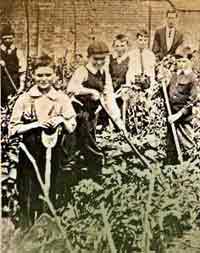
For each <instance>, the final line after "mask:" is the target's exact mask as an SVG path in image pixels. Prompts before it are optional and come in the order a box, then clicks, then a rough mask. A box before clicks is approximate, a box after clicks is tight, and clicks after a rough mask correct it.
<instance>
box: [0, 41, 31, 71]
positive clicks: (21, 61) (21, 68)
mask: <svg viewBox="0 0 200 253" xmlns="http://www.w3.org/2000/svg"><path fill="white" fill-rule="evenodd" d="M0 48H1V50H2V51H4V52H5V51H6V50H7V48H6V46H5V45H4V44H1V45H0ZM15 49H16V47H15V45H13V44H12V45H11V47H10V48H9V49H8V51H7V54H11V53H12V51H13V50H15ZM17 58H18V60H19V72H20V73H23V72H25V71H26V60H25V57H24V54H23V52H22V50H20V49H17Z"/></svg>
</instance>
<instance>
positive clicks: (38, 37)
mask: <svg viewBox="0 0 200 253" xmlns="http://www.w3.org/2000/svg"><path fill="white" fill-rule="evenodd" d="M36 24H37V26H36V55H37V56H38V55H39V43H40V4H39V1H37V19H36Z"/></svg>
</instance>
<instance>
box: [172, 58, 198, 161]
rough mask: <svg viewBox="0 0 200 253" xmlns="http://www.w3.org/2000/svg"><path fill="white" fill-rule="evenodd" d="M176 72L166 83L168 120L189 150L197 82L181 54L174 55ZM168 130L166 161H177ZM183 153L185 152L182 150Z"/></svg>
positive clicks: (189, 62)
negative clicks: (169, 105)
mask: <svg viewBox="0 0 200 253" xmlns="http://www.w3.org/2000/svg"><path fill="white" fill-rule="evenodd" d="M176 58H177V72H175V73H174V74H173V75H172V77H171V80H170V83H169V85H168V94H169V101H170V104H171V109H172V115H171V116H169V118H168V120H169V122H170V123H175V124H176V129H177V135H178V139H179V142H180V144H181V146H182V148H183V150H184V151H188V150H190V149H191V148H192V147H193V145H194V142H193V136H192V131H193V129H192V128H193V126H192V108H193V106H194V105H195V103H196V101H197V95H198V94H197V91H198V90H199V88H198V87H199V82H198V80H197V76H196V75H195V74H194V72H193V71H192V63H191V61H190V60H189V59H188V58H187V57H185V56H183V55H176ZM170 130H171V129H170V128H169V131H168V150H167V151H168V154H167V155H168V162H170V163H174V162H176V161H177V156H176V150H175V145H174V142H173V138H172V133H171V131H170ZM184 153H185V152H184Z"/></svg>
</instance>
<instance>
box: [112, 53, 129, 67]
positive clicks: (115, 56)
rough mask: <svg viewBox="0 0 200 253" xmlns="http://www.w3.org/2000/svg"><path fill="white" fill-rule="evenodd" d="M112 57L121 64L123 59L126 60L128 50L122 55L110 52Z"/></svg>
mask: <svg viewBox="0 0 200 253" xmlns="http://www.w3.org/2000/svg"><path fill="white" fill-rule="evenodd" d="M112 57H113V59H116V61H117V63H118V64H121V63H122V62H123V61H124V60H126V59H127V58H128V57H129V52H126V53H124V54H123V55H122V56H118V55H117V53H115V52H113V53H112Z"/></svg>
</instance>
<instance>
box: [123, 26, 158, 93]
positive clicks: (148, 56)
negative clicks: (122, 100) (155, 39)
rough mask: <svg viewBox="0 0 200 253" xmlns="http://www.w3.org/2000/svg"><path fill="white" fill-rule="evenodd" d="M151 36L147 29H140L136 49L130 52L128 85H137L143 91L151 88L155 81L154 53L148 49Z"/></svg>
mask: <svg viewBox="0 0 200 253" xmlns="http://www.w3.org/2000/svg"><path fill="white" fill-rule="evenodd" d="M148 39H149V35H148V32H147V30H146V29H144V28H142V29H139V30H138V32H137V34H136V48H135V49H133V50H132V51H131V52H130V62H129V69H128V72H127V76H126V79H127V84H129V85H131V83H133V84H135V85H136V86H137V87H138V88H140V89H141V90H144V89H147V88H149V87H150V84H151V83H153V82H154V81H155V64H156V59H155V55H154V53H153V52H152V51H151V50H150V49H149V48H147V43H148Z"/></svg>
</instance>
